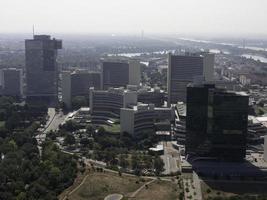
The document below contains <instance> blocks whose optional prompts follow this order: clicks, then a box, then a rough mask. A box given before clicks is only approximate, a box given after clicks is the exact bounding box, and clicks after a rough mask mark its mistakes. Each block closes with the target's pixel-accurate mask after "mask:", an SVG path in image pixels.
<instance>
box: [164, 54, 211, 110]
mask: <svg viewBox="0 0 267 200" xmlns="http://www.w3.org/2000/svg"><path fill="white" fill-rule="evenodd" d="M213 74H214V54H211V53H205V52H202V53H199V54H188V55H172V54H169V55H168V76H167V78H168V82H167V87H168V105H170V104H176V103H177V102H178V101H183V102H185V101H186V87H187V85H188V84H189V83H191V82H193V81H194V79H197V78H202V79H204V80H205V81H212V80H213Z"/></svg>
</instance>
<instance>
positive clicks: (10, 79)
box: [1, 68, 23, 97]
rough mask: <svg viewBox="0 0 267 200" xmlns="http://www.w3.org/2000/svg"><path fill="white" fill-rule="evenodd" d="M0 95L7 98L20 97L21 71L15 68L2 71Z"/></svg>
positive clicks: (21, 85)
mask: <svg viewBox="0 0 267 200" xmlns="http://www.w3.org/2000/svg"><path fill="white" fill-rule="evenodd" d="M1 75H2V77H1V85H2V93H3V95H7V96H15V97H21V96H22V90H23V89H22V87H23V83H22V70H21V69H15V68H6V69H2V73H1Z"/></svg>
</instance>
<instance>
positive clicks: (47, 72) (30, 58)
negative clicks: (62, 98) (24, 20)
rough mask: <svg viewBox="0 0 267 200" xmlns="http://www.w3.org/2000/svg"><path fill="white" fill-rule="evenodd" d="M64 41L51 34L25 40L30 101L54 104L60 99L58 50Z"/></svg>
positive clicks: (27, 91)
mask: <svg viewBox="0 0 267 200" xmlns="http://www.w3.org/2000/svg"><path fill="white" fill-rule="evenodd" d="M61 48H62V41H61V40H56V39H51V38H50V36H49V35H34V38H33V39H28V40H25V54H26V98H27V101H30V102H45V103H47V104H50V103H51V104H54V103H56V102H57V100H58V67H57V62H56V58H57V50H58V49H61Z"/></svg>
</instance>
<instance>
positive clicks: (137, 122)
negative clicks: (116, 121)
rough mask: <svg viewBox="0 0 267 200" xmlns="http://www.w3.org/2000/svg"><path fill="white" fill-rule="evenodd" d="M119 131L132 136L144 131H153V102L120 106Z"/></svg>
mask: <svg viewBox="0 0 267 200" xmlns="http://www.w3.org/2000/svg"><path fill="white" fill-rule="evenodd" d="M120 115H121V120H120V122H121V132H127V133H130V134H132V135H134V136H136V135H138V134H141V133H142V132H144V131H153V130H154V122H155V107H154V105H153V104H139V105H135V106H132V107H128V108H121V110H120Z"/></svg>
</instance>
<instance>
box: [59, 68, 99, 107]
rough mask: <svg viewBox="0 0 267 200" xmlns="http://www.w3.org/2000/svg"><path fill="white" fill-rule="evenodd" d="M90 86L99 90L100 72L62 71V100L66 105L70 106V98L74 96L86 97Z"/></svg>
mask: <svg viewBox="0 0 267 200" xmlns="http://www.w3.org/2000/svg"><path fill="white" fill-rule="evenodd" d="M90 87H94V88H95V89H96V90H100V89H101V88H102V87H101V73H99V72H90V71H87V70H76V71H74V72H69V71H64V72H62V101H63V102H64V103H65V104H66V106H67V107H69V108H70V107H71V103H72V99H73V97H75V96H85V97H87V98H88V92H89V89H90Z"/></svg>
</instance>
